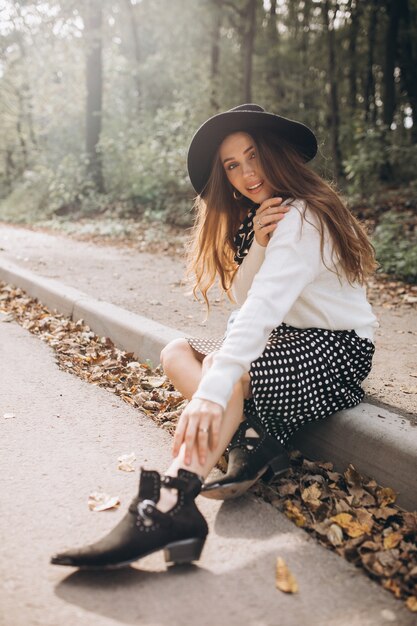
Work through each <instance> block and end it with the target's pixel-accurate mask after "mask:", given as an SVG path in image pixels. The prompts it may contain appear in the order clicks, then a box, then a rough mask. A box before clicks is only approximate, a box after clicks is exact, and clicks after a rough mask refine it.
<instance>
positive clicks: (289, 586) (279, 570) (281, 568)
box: [275, 557, 298, 593]
mask: <svg viewBox="0 0 417 626" xmlns="http://www.w3.org/2000/svg"><path fill="white" fill-rule="evenodd" d="M275 586H276V588H277V589H279V590H280V591H284V592H285V593H297V591H298V584H297V581H296V579H295V577H294V575H293V574H292V573H291V572H290V570H289V569H288V567H287V565H286V563H285V561H284V559H282V558H281V557H278V558H277V565H276V573H275Z"/></svg>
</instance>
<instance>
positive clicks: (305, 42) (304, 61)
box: [300, 0, 312, 109]
mask: <svg viewBox="0 0 417 626" xmlns="http://www.w3.org/2000/svg"><path fill="white" fill-rule="evenodd" d="M311 6H312V0H305V2H304V9H303V28H302V35H301V42H300V54H301V67H302V72H301V88H302V94H301V97H302V102H303V105H304V107H303V108H304V109H306V108H307V100H308V84H309V60H308V50H309V35H310V15H311Z"/></svg>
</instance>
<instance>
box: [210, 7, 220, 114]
mask: <svg viewBox="0 0 417 626" xmlns="http://www.w3.org/2000/svg"><path fill="white" fill-rule="evenodd" d="M213 10H214V16H213V26H212V31H211V63H210V83H211V93H210V107H211V109H212V111H213V113H217V112H218V111H219V110H220V105H219V100H218V98H219V94H218V91H219V83H220V76H219V61H220V29H221V25H222V0H213Z"/></svg>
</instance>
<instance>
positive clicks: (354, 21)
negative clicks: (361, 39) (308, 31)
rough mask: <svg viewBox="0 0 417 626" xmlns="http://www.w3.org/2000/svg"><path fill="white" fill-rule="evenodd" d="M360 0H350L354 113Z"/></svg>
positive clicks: (351, 77)
mask: <svg viewBox="0 0 417 626" xmlns="http://www.w3.org/2000/svg"><path fill="white" fill-rule="evenodd" d="M360 7H361V4H360V0H350V6H349V8H350V29H349V64H348V67H349V74H348V76H349V106H350V110H351V113H352V114H353V113H354V112H355V109H356V95H357V85H356V42H357V39H358V32H359V19H360Z"/></svg>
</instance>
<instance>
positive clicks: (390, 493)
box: [376, 487, 397, 507]
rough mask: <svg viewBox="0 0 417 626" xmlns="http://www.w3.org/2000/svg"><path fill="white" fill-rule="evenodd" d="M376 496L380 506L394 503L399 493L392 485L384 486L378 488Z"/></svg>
mask: <svg viewBox="0 0 417 626" xmlns="http://www.w3.org/2000/svg"><path fill="white" fill-rule="evenodd" d="M376 496H377V498H378V503H379V505H380V506H382V507H384V506H386V505H387V504H392V503H393V502H395V501H396V499H397V494H396V493H395V491H394V489H391V487H384V488H382V489H378V491H377V492H376Z"/></svg>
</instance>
